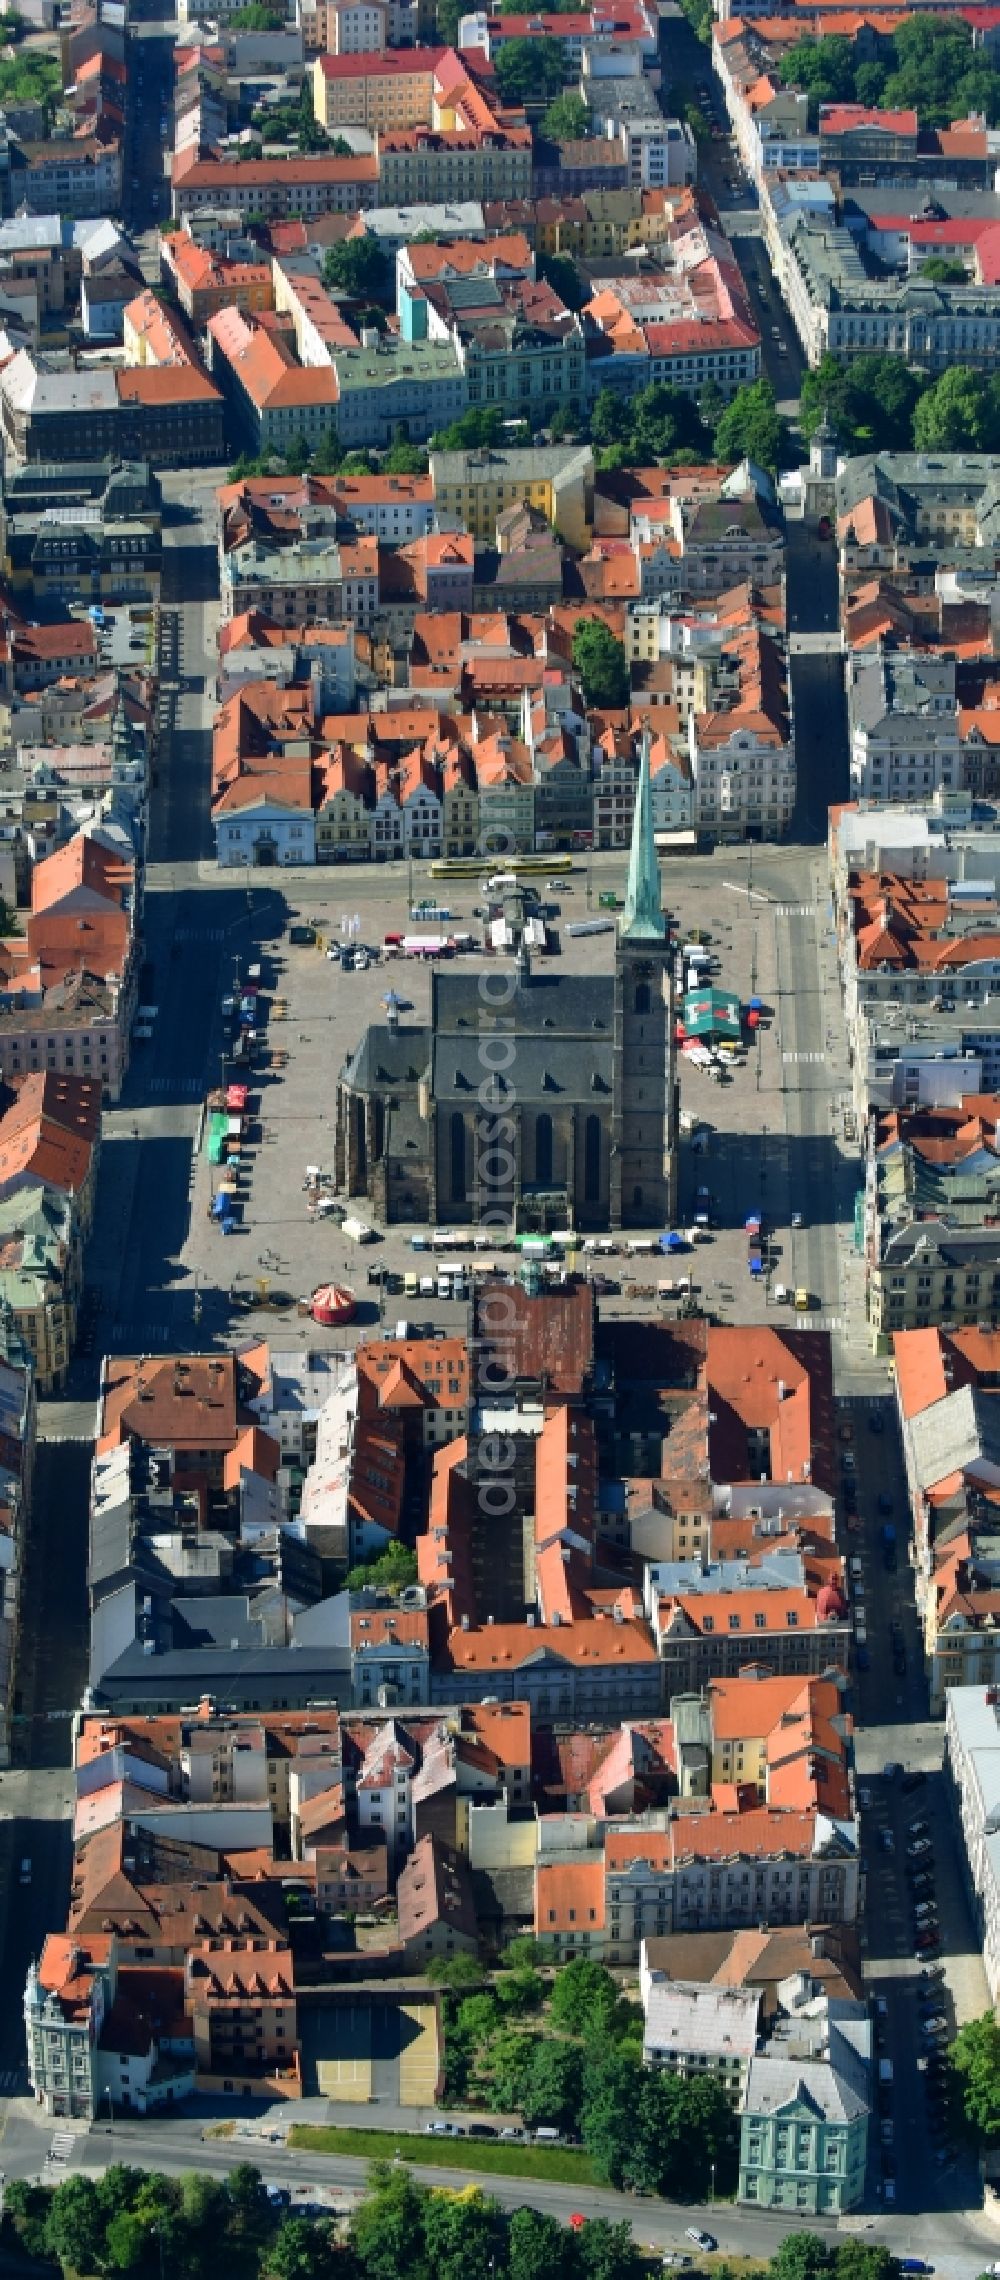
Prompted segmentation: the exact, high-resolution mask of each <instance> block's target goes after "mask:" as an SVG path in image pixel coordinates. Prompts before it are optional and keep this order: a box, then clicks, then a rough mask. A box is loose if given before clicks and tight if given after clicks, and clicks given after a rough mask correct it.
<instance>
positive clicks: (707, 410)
mask: <svg viewBox="0 0 1000 2280" xmlns="http://www.w3.org/2000/svg"><path fill="white" fill-rule="evenodd" d="M725 409H726V399H725V397H724V395H723V393H722V390H721V388H719V387H718V386H717V385H716V383H715V381H714V380H706V382H705V385H704V387H703V388H702V390H701V392H700V394H699V397H698V418H699V419H700V421H701V424H702V427H703V428H705V429H707V431H708V433H709V434H710V435H711V434H712V433H713V432H714V430H715V428H716V427H717V426H718V423H719V421H720V420H721V418H722V415H723V412H724V411H725Z"/></svg>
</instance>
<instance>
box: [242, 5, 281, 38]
mask: <svg viewBox="0 0 1000 2280" xmlns="http://www.w3.org/2000/svg"><path fill="white" fill-rule="evenodd" d="M228 23H229V29H230V30H231V31H234V32H281V31H283V30H284V28H285V11H284V9H283V8H267V7H265V6H264V4H263V0H250V5H249V7H246V8H237V9H236V11H235V14H233V15H232V16H230V17H229V18H228Z"/></svg>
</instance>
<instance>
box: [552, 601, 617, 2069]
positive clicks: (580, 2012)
mask: <svg viewBox="0 0 1000 2280" xmlns="http://www.w3.org/2000/svg"><path fill="white" fill-rule="evenodd" d="M586 631H587V632H588V633H591V632H601V633H606V632H607V628H606V626H603V625H601V624H600V621H596V622H595V623H594V624H593V625H587V626H586ZM580 634H581V627H580V626H579V625H578V626H577V628H576V633H575V635H574V657H573V662H574V664H575V665H576V664H577V658H576V654H575V648H576V638H577V636H579V635H580ZM620 647H621V644H620V642H616V643H615V648H616V649H620ZM577 669H578V671H580V672H583V671H584V668H583V666H582V665H578V668H577ZM615 701H616V700H615V699H612V698H606V699H599V698H597V699H595V700H594V702H595V703H602V702H603V703H607V704H611V703H614V702H615ZM617 701H618V702H622V703H624V701H625V699H624V698H621V699H619V700H617ZM589 702H590V699H589V698H588V703H589ZM617 2003H618V1989H617V1986H616V1984H615V1982H614V1980H613V1979H612V1977H611V1973H610V1971H606V1970H605V1968H604V1965H603V1963H591V1962H590V1961H589V1960H588V1959H587V1957H586V1956H578V1957H577V1958H576V1961H575V1962H574V1963H567V1964H564V1966H563V1969H562V1970H561V1971H560V1972H557V1974H556V1977H555V1980H554V1981H553V1986H552V1996H551V2001H550V2006H549V2008H550V2011H551V2015H552V2024H553V2026H556V2027H562V2028H563V2030H564V2032H565V2033H566V2034H569V2035H599V2034H605V2033H607V2031H608V2029H609V2028H610V2025H611V2021H612V2019H613V2017H614V2014H615V2009H616V2006H617Z"/></svg>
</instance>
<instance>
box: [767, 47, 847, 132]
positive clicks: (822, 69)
mask: <svg viewBox="0 0 1000 2280" xmlns="http://www.w3.org/2000/svg"><path fill="white" fill-rule="evenodd" d="M780 76H781V78H782V80H783V81H784V84H785V86H786V87H797V88H800V89H801V90H802V93H803V94H805V95H808V97H809V124H810V126H811V127H812V128H813V130H814V131H815V128H816V124H817V121H818V118H819V108H820V104H821V103H849V102H851V101H853V99H854V44H853V42H852V41H851V40H846V39H843V38H842V37H841V36H840V35H839V34H834V35H833V36H832V37H830V38H827V39H821V40H797V41H796V44H795V46H794V47H792V48H789V50H788V53H787V55H786V56H785V58H784V61H783V62H782V64H781V66H780Z"/></svg>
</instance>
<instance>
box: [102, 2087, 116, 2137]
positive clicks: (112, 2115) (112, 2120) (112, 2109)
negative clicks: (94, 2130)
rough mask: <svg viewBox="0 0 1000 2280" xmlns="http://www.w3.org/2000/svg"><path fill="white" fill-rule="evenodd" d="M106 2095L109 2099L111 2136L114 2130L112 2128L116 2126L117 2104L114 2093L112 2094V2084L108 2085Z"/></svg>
mask: <svg viewBox="0 0 1000 2280" xmlns="http://www.w3.org/2000/svg"><path fill="white" fill-rule="evenodd" d="M104 2095H105V2097H106V2099H107V2101H108V2136H109V2137H110V2135H111V2132H112V2130H113V2129H114V2126H115V2105H114V2099H113V2098H112V2095H111V2086H110V2084H109V2085H108V2088H107V2089H106V2090H105V2093H104Z"/></svg>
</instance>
